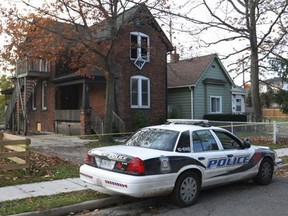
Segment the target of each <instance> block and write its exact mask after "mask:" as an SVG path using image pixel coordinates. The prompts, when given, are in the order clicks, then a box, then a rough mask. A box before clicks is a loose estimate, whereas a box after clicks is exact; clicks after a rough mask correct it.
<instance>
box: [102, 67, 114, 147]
mask: <svg viewBox="0 0 288 216" xmlns="http://www.w3.org/2000/svg"><path fill="white" fill-rule="evenodd" d="M114 84H115V76H114V73H113V72H112V73H109V76H108V77H107V79H106V102H105V103H106V104H105V108H106V109H105V119H104V136H103V138H102V140H103V141H104V142H111V141H112V140H113V137H112V132H113V131H112V130H113V124H112V118H113V111H114Z"/></svg>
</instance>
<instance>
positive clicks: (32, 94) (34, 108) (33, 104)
mask: <svg viewBox="0 0 288 216" xmlns="http://www.w3.org/2000/svg"><path fill="white" fill-rule="evenodd" d="M35 88H36V87H35V85H34V84H33V86H32V93H31V98H32V110H36V89H35Z"/></svg>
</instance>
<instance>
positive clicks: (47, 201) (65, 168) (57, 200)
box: [0, 151, 108, 215]
mask: <svg viewBox="0 0 288 216" xmlns="http://www.w3.org/2000/svg"><path fill="white" fill-rule="evenodd" d="M30 162H31V175H30V176H26V175H25V171H24V170H13V171H5V172H4V171H0V187H4V186H12V185H18V184H27V183H34V182H42V181H50V180H56V179H65V178H73V177H79V165H75V164H73V163H71V162H69V161H65V160H62V159H59V158H58V157H53V156H45V155H43V154H40V153H36V152H33V151H32V152H31V158H30ZM103 197H108V195H106V194H101V193H99V192H96V191H92V190H84V191H77V192H71V193H62V194H57V195H53V196H43V197H33V198H26V199H21V200H12V201H6V202H1V203H0V206H1V208H0V215H12V214H17V213H21V212H30V211H40V210H47V209H52V208H57V207H60V206H66V205H71V204H75V203H80V202H84V201H87V200H95V199H100V198H103Z"/></svg>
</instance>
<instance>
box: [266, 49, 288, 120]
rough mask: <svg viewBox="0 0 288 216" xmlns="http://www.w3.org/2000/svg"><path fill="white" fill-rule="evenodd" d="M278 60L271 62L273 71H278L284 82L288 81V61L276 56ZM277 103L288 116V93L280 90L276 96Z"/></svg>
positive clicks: (274, 59)
mask: <svg viewBox="0 0 288 216" xmlns="http://www.w3.org/2000/svg"><path fill="white" fill-rule="evenodd" d="M275 56H276V58H273V59H272V60H270V64H271V69H272V70H274V71H276V72H277V73H278V75H279V77H280V78H281V80H282V82H287V81H288V59H286V58H284V57H283V56H280V55H278V54H275ZM274 98H275V102H276V103H277V104H279V106H280V108H281V110H282V112H283V113H286V114H288V91H287V90H283V89H278V91H277V92H276V93H275V95H274Z"/></svg>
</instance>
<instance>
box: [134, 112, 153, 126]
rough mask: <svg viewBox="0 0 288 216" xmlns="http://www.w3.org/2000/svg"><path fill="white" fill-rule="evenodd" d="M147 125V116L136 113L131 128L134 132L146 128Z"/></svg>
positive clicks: (142, 113)
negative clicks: (132, 127)
mask: <svg viewBox="0 0 288 216" xmlns="http://www.w3.org/2000/svg"><path fill="white" fill-rule="evenodd" d="M148 125H149V121H148V118H147V116H146V115H145V113H144V112H143V111H139V112H136V113H135V115H134V117H133V126H134V129H135V130H138V129H139V128H142V127H146V126H148Z"/></svg>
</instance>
